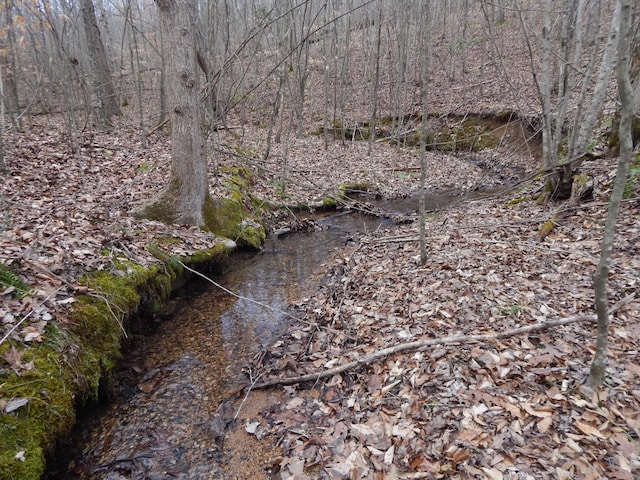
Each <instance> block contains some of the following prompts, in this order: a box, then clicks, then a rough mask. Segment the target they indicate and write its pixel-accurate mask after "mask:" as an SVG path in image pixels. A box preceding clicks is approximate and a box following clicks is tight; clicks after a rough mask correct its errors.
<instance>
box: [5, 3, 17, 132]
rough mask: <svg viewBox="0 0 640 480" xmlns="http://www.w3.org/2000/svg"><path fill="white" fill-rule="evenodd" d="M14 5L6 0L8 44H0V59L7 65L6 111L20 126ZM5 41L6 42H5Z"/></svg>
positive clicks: (15, 124) (12, 120) (13, 121)
mask: <svg viewBox="0 0 640 480" xmlns="http://www.w3.org/2000/svg"><path fill="white" fill-rule="evenodd" d="M13 15H14V6H13V0H5V6H4V11H3V17H4V18H3V21H2V25H4V26H5V28H6V29H7V41H6V44H0V50H1V51H0V61H1V62H2V65H3V66H5V72H4V74H3V80H4V98H5V99H6V102H4V104H5V105H4V106H5V112H7V113H9V115H10V117H11V122H12V123H13V124H14V126H15V127H17V128H20V99H19V97H18V84H17V82H16V74H17V65H16V55H15V31H14V25H13ZM3 43H4V42H3Z"/></svg>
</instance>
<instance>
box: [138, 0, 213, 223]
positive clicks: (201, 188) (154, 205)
mask: <svg viewBox="0 0 640 480" xmlns="http://www.w3.org/2000/svg"><path fill="white" fill-rule="evenodd" d="M156 4H157V5H158V10H159V12H160V29H161V35H162V37H163V38H164V45H166V46H168V47H169V48H167V49H166V50H165V52H164V57H165V68H166V71H167V87H168V88H167V90H168V92H167V93H168V104H169V118H170V120H171V158H172V161H171V177H170V179H169V184H168V186H167V187H166V188H165V190H164V191H163V192H162V193H161V194H160V195H159V196H158V197H157V198H155V199H154V200H152V201H151V202H150V203H148V204H147V205H145V206H143V207H142V208H141V209H139V210H138V211H137V212H135V214H136V215H137V216H141V217H145V218H150V219H153V220H159V221H161V222H164V223H179V224H187V225H204V224H205V220H204V207H205V203H206V201H207V200H208V199H209V198H210V197H209V190H208V180H207V162H206V157H205V152H204V141H203V136H202V113H201V108H200V81H199V70H198V61H197V55H196V28H195V14H196V5H195V1H194V0H156Z"/></svg>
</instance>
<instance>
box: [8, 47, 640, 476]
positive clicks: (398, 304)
mask: <svg viewBox="0 0 640 480" xmlns="http://www.w3.org/2000/svg"><path fill="white" fill-rule="evenodd" d="M508 40H509V42H510V41H511V39H510V38H508ZM475 57H477V58H479V59H481V58H483V57H482V56H481V55H475ZM469 58H470V59H473V58H474V55H473V52H472V53H471V54H470V57H469ZM510 62H511V63H510V65H511V66H512V68H513V70H514V72H521V73H522V74H521V75H520V77H518V78H519V79H521V80H522V81H523V82H524V83H523V84H520V82H516V84H515V87H517V88H516V89H517V91H518V92H520V94H522V95H523V96H524V97H526V98H535V92H534V91H533V88H532V85H531V82H530V80H529V81H528V83H527V82H525V80H526V79H527V78H528V76H527V75H526V74H525V73H526V72H527V69H528V66H527V62H526V57H524V56H523V57H522V58H520V57H515V56H514V57H513V58H510ZM517 62H520V63H517ZM471 70H472V71H473V69H471ZM482 75H486V73H485V72H484V70H483V71H482ZM477 80H478V79H477V78H476V79H473V78H470V79H469V80H468V82H469V85H464V84H463V83H462V79H457V80H456V81H455V82H450V83H451V85H452V86H451V89H450V91H445V90H438V88H440V87H439V86H440V85H445V83H446V81H445V80H442V81H441V82H440V81H438V80H437V79H436V80H434V85H436V86H438V88H436V89H435V90H437V93H436V94H435V95H436V96H435V97H434V98H433V102H432V107H433V108H434V111H436V112H454V113H457V114H462V115H464V113H465V112H474V113H479V112H493V113H496V112H498V111H501V110H502V109H504V108H505V105H504V103H500V102H501V99H503V98H504V97H505V89H504V86H503V84H502V83H501V82H499V81H497V80H496V81H493V80H492V79H488V80H487V79H485V78H482V79H481V80H482V82H478V81H477ZM474 85H480V86H481V87H474ZM479 88H482V89H484V90H482V91H483V92H484V96H479V91H478V89H479ZM310 89H311V88H310ZM318 91H320V89H319V90H318ZM316 100H317V101H318V102H319V101H320V99H316ZM454 100H455V101H456V102H458V103H457V104H456V105H451V102H453V101H454ZM531 104H535V102H531ZM316 107H318V106H317V105H316ZM507 107H510V108H512V109H515V107H514V105H513V102H512V103H511V104H510V105H507ZM312 111H323V110H322V108H321V107H320V108H315V109H314V108H312ZM360 113H362V115H360V114H358V112H355V113H354V115H355V116H357V118H359V119H360V120H361V121H362V120H364V119H366V118H367V115H366V112H360ZM608 113H611V112H610V111H609V112H608ZM127 114H130V115H131V118H132V117H133V116H134V113H133V109H132V111H131V112H127ZM310 118H311V120H310V122H313V121H315V120H314V119H313V116H310ZM26 120H27V121H28V124H25V128H24V130H23V131H22V132H20V133H18V132H11V133H9V135H8V136H7V137H6V138H5V139H4V140H5V147H6V149H5V158H6V162H7V165H8V168H9V173H8V174H6V175H5V176H4V177H3V179H2V181H1V182H0V206H1V210H2V212H3V215H4V218H3V219H2V220H1V222H2V223H1V224H0V225H1V230H2V231H1V233H0V260H1V261H2V263H4V264H7V265H11V266H12V267H13V268H14V270H15V271H16V272H17V273H18V274H19V276H20V277H21V278H22V279H23V280H24V281H26V283H27V284H28V285H29V286H30V287H31V290H30V292H29V294H28V295H27V296H23V297H19V296H14V295H13V293H14V292H13V291H12V289H11V288H7V289H6V290H5V291H3V292H0V318H2V330H1V331H0V333H2V335H3V337H4V336H5V335H6V336H7V337H9V338H11V339H12V340H13V341H15V342H16V344H19V343H23V344H25V345H28V344H33V343H37V342H42V341H44V340H46V335H47V326H48V325H49V324H50V323H51V322H57V323H58V324H65V323H66V322H67V321H68V318H69V313H70V311H71V309H73V302H74V297H75V296H76V295H77V294H79V293H82V292H86V287H84V286H83V285H81V284H80V278H81V277H82V275H83V274H84V273H85V272H86V271H95V270H108V269H110V267H111V265H112V262H113V261H114V260H113V259H114V258H115V259H118V258H124V259H128V260H130V261H132V262H134V263H137V264H140V265H149V264H151V263H154V262H157V261H158V260H157V259H156V258H155V257H154V256H153V255H151V254H150V253H149V252H148V251H147V246H148V245H149V244H150V243H151V242H153V241H154V240H155V239H157V238H158V237H172V238H175V239H180V241H179V242H172V243H171V244H169V245H167V246H166V247H167V249H168V250H169V253H170V254H172V255H191V254H193V253H195V252H197V251H198V250H201V249H204V248H210V247H212V246H214V245H215V244H216V243H218V242H220V239H219V238H216V237H215V236H214V235H212V234H209V233H206V232H203V231H201V230H199V229H197V228H190V227H185V226H180V225H171V226H167V225H163V224H159V223H157V222H150V221H145V220H139V219H135V218H133V217H131V216H130V212H131V210H132V209H133V208H134V207H135V206H136V205H139V204H140V203H141V202H143V201H144V200H146V199H150V198H151V197H152V196H153V195H154V194H156V193H157V192H158V191H159V190H160V189H161V188H162V186H163V185H164V184H165V182H166V179H167V176H168V172H169V167H170V148H169V147H170V146H169V136H168V134H167V132H166V131H164V130H159V131H158V132H156V133H154V134H153V135H151V136H150V137H149V138H148V139H147V140H148V145H146V146H143V145H142V141H141V138H140V132H139V129H138V128H137V126H133V125H132V124H131V122H130V121H129V122H128V121H125V120H124V119H120V120H118V124H117V125H116V128H114V129H113V130H112V131H105V132H91V133H89V131H87V133H86V134H83V135H81V136H79V137H78V138H77V139H76V141H77V144H78V145H79V151H77V152H73V151H72V150H71V149H70V148H69V143H70V142H69V138H68V137H66V136H65V133H64V129H63V127H62V126H61V125H62V122H61V121H60V120H58V121H57V122H55V121H52V119H51V118H48V117H44V116H43V117H31V118H29V119H26ZM257 123H258V122H248V123H247V124H246V125H252V124H253V125H257ZM56 124H57V125H60V126H59V127H56V126H54V125H56ZM515 125H517V123H516V124H515ZM319 126H320V125H318V124H313V125H309V126H308V130H307V131H306V132H305V135H304V136H303V137H302V138H293V135H290V136H287V137H286V138H285V139H283V142H282V143H280V144H274V145H273V149H272V151H271V154H270V156H269V158H268V159H267V160H266V161H262V160H261V154H262V152H264V148H265V138H266V135H267V132H266V129H264V128H259V127H257V126H244V127H241V126H239V127H237V128H236V126H234V125H231V127H232V128H231V129H229V130H227V131H220V132H218V136H216V137H215V138H214V140H213V141H212V145H213V147H214V150H213V151H214V152H216V153H215V155H212V161H211V165H210V171H211V172H212V175H211V179H210V180H211V185H210V186H211V191H212V194H213V195H214V196H215V195H226V193H227V191H226V187H225V181H226V180H227V179H229V178H230V177H231V174H232V173H231V171H230V169H229V168H228V167H231V166H243V167H248V168H249V169H250V170H251V171H252V173H253V184H252V185H251V186H250V188H251V192H252V193H253V194H254V195H256V196H257V197H259V198H261V199H263V200H265V201H266V200H271V201H284V202H285V203H287V204H291V205H293V204H294V203H296V202H301V203H314V202H317V201H320V200H322V199H323V198H327V196H331V195H336V194H337V193H338V192H339V191H340V188H341V186H342V185H348V184H359V185H364V184H366V185H368V187H369V188H370V190H371V191H372V192H373V193H375V194H376V195H379V196H380V197H383V198H402V197H404V196H407V195H412V194H415V193H416V191H417V188H418V175H417V172H418V171H419V166H420V159H419V154H418V152H417V151H416V150H415V149H404V148H399V147H393V146H390V145H388V144H386V143H383V142H376V143H375V144H374V145H373V149H372V151H371V153H370V154H369V152H368V144H367V142H343V141H340V140H335V139H331V140H330V141H329V142H328V144H327V146H326V147H327V148H325V144H324V139H323V138H322V136H316V135H310V134H309V132H311V131H313V130H317V128H318V127H319ZM515 128H516V130H510V131H508V132H505V137H512V136H514V137H519V136H521V135H522V134H521V132H520V133H519V132H518V131H517V127H515ZM524 137H526V135H524V136H523V138H524ZM507 143H508V144H507ZM507 143H505V144H502V143H501V142H499V143H498V144H497V145H496V146H494V147H492V148H490V149H487V150H485V151H483V152H481V154H465V153H464V152H463V153H459V154H457V155H452V154H450V153H438V152H429V153H428V154H427V157H426V164H427V172H428V176H427V186H428V189H429V191H432V192H450V191H455V192H457V193H458V194H460V200H459V201H458V202H454V203H453V204H452V205H450V206H447V207H445V208H442V209H440V210H437V211H432V212H429V214H428V216H427V222H426V246H427V262H426V263H425V264H424V265H422V264H421V262H420V250H419V243H418V222H417V215H416V214H412V215H410V216H409V217H408V218H405V219H403V222H405V223H404V224H402V225H397V226H394V227H393V228H390V229H388V230H379V231H376V232H371V233H369V234H367V235H360V236H358V237H357V238H354V245H353V246H349V247H345V248H344V249H342V250H340V251H338V252H336V253H335V255H333V257H332V258H331V259H329V260H328V261H327V262H326V263H325V265H324V267H323V271H322V272H319V273H320V274H321V276H322V281H321V282H320V284H319V285H318V288H317V290H316V292H315V293H314V294H313V295H311V296H309V297H308V298H302V299H300V300H299V301H298V302H297V304H296V305H294V312H295V315H296V316H298V317H299V318H300V319H301V320H302V321H301V322H299V323H295V324H294V325H292V326H291V327H290V329H289V331H288V332H287V333H286V334H285V335H284V336H283V337H282V338H281V339H279V340H278V341H277V342H276V343H275V344H274V345H272V346H271V347H270V348H269V349H268V351H265V352H262V354H260V355H257V356H256V358H255V359H254V361H253V362H252V363H251V364H250V365H249V366H248V367H247V372H249V373H250V376H249V378H248V381H251V382H252V383H253V384H255V385H254V386H258V385H259V384H260V383H262V382H264V381H267V380H270V379H276V380H278V381H282V380H284V379H286V378H289V377H296V376H300V375H305V374H311V375H313V374H317V373H319V372H322V371H324V370H328V369H331V368H334V367H339V366H340V365H344V364H347V363H349V362H353V361H356V360H358V359H363V358H367V356H369V355H372V354H374V353H375V352H377V351H379V350H382V349H386V348H389V347H393V346H398V348H402V347H401V346H403V345H404V346H406V345H407V344H410V343H412V342H426V341H431V342H432V343H431V344H424V343H423V344H421V345H425V348H422V349H420V348H419V346H420V345H416V346H415V348H414V349H412V350H407V351H404V352H396V353H389V354H388V355H386V356H379V357H378V358H377V359H376V360H372V361H370V362H367V363H366V364H363V365H359V366H356V367H354V368H352V369H350V370H348V371H345V372H340V373H335V374H333V375H330V376H328V377H326V378H321V379H318V380H317V381H306V382H296V383H294V384H292V385H288V386H284V387H273V390H272V391H268V393H267V394H265V393H264V391H263V390H255V391H252V392H251V393H250V399H251V398H253V399H254V400H253V401H252V400H250V401H249V402H248V403H247V404H246V406H245V407H246V408H244V410H243V412H242V413H241V415H240V418H243V419H245V420H246V424H245V423H241V424H240V425H239V426H238V427H237V428H236V429H235V430H233V431H232V432H229V437H230V440H232V442H230V443H229V448H230V449H231V448H236V449H237V450H236V451H235V453H237V454H238V455H237V456H236V457H234V456H233V455H234V452H230V456H231V458H234V460H233V462H235V464H239V463H241V462H243V461H246V458H247V457H248V458H251V457H252V450H251V448H249V449H248V450H247V447H246V445H252V446H254V445H258V444H263V445H266V446H267V447H269V448H272V450H270V451H269V452H267V455H266V457H267V458H268V457H269V455H271V457H270V458H269V460H268V462H266V463H265V464H260V465H256V464H255V463H256V461H255V460H254V461H253V463H254V465H253V470H251V468H249V469H248V470H247V469H245V470H243V472H244V473H237V474H236V473H234V474H233V477H234V478H283V479H295V480H302V479H307V478H352V479H356V478H371V479H376V480H377V479H384V478H386V479H391V478H451V479H456V478H458V479H466V478H489V479H518V480H522V479H534V478H535V479H539V478H549V479H552V478H553V479H573V478H576V479H578V478H583V479H593V478H607V479H634V478H639V477H640V366H639V365H640V362H639V359H640V313H639V312H640V298H638V295H637V294H638V292H637V290H638V287H639V285H638V282H639V279H640V256H639V255H638V253H639V252H638V249H639V244H640V189H639V185H638V178H637V177H638V175H639V173H638V171H639V167H638V166H637V164H636V166H635V167H634V168H635V170H634V171H635V174H634V175H635V179H634V181H635V185H632V184H631V186H630V188H631V190H630V192H629V199H628V200H625V201H624V202H623V204H622V209H621V212H620V218H619V221H618V229H617V234H616V240H615V246H614V251H613V261H612V267H611V273H610V276H609V282H608V287H609V294H610V298H609V302H610V304H611V305H612V306H613V305H618V306H619V308H618V309H617V310H616V311H615V313H614V314H613V315H612V318H611V327H610V335H609V341H610V344H609V357H608V367H607V379H606V382H605V385H604V387H603V388H601V389H599V390H598V391H596V392H589V391H588V390H586V389H585V388H583V385H584V383H585V380H586V377H587V375H588V373H589V365H590V363H591V360H592V357H593V353H594V348H595V325H594V324H593V323H592V322H589V321H586V320H585V317H586V318H588V319H591V318H593V316H594V309H593V296H594V294H593V285H592V275H593V273H594V271H595V267H596V264H597V262H598V258H599V252H600V240H601V238H602V233H603V224H604V218H605V216H606V210H607V200H608V197H609V194H610V190H611V185H612V181H613V178H614V177H615V171H616V162H617V159H616V158H615V156H607V155H604V156H601V157H599V158H597V159H595V160H590V161H587V162H585V163H584V165H583V170H584V171H585V172H587V173H588V174H589V175H591V176H592V177H593V178H594V187H595V188H594V198H593V199H592V200H589V201H586V202H584V203H581V204H579V205H578V206H575V207H569V206H568V205H567V204H563V203H553V202H544V203H540V202H537V201H536V199H537V198H538V196H539V194H540V192H541V190H542V188H543V184H544V179H543V178H537V179H532V177H531V176H528V175H529V174H532V173H535V172H536V171H538V169H539V165H540V161H539V158H538V154H539V152H537V151H535V148H533V149H530V150H527V148H528V147H527V145H526V144H525V143H523V142H519V141H518V140H515V141H513V140H512V141H509V142H507ZM515 144H519V145H520V146H519V148H517V149H516V148H514V145H515ZM214 159H215V161H214ZM337 166H338V167H339V168H338V167H337ZM518 178H520V179H522V178H529V180H525V181H519V180H518ZM505 186H509V188H504V189H501V188H499V187H505ZM486 189H489V190H490V191H491V192H492V193H491V194H488V195H485V196H479V195H475V196H465V194H466V193H469V192H474V191H478V190H486ZM360 200H361V201H363V202H366V197H365V198H363V199H360ZM560 207H562V208H564V209H565V212H564V213H565V214H564V215H563V218H562V219H561V220H560V221H559V222H558V223H557V224H555V225H554V228H553V230H552V231H551V232H550V233H549V234H548V235H546V236H541V235H539V231H540V228H541V227H542V226H543V225H544V224H545V223H546V222H547V221H549V220H551V219H552V218H554V217H555V216H556V213H557V211H558V209H559V208H560ZM267 221H269V222H271V224H272V227H274V228H275V227H282V226H283V225H287V224H291V223H292V222H293V217H291V216H288V217H287V216H284V217H277V218H274V217H270V218H267ZM562 319H576V321H575V322H573V323H569V324H567V325H563V326H555V327H551V328H547V329H544V330H543V329H540V330H532V331H529V332H528V333H527V332H521V333H520V334H514V335H512V336H509V332H512V331H513V330H515V329H518V328H521V327H527V326H532V325H539V324H540V323H544V322H553V321H555V320H562ZM580 319H582V320H581V321H578V320H580ZM472 335H486V337H484V338H482V339H475V340H474V339H473V338H466V337H465V338H456V339H453V340H452V339H451V337H458V336H467V337H468V336H472ZM499 335H503V336H502V337H499ZM32 368H34V366H33V365H30V364H28V363H25V362H23V361H22V360H21V356H20V354H19V352H18V351H17V350H15V349H12V350H9V351H6V352H5V353H4V355H3V358H2V360H1V361H0V373H1V372H2V371H3V369H4V370H9V369H10V370H12V371H14V372H17V373H20V372H25V371H27V370H29V369H32ZM274 390H275V393H273V392H274ZM258 405H259V406H260V407H259V408H258V407H257V406H258ZM20 407H21V405H19V404H17V403H15V402H14V403H11V399H9V398H4V396H3V398H2V399H0V410H5V411H9V408H11V410H15V409H19V408H20ZM257 422H259V423H257ZM245 427H246V431H245ZM249 437H250V438H251V439H252V440H253V441H255V440H259V441H257V442H255V443H249V442H248V440H247V439H248V438H249ZM268 439H271V440H272V442H267V441H266V440H268ZM232 445H235V447H232ZM243 445H244V447H242V446H243ZM242 448H244V450H242ZM252 448H253V447H252ZM263 448H266V447H263ZM243 458H244V459H245V460H243ZM261 458H262V457H261ZM250 461H251V460H250ZM247 472H250V474H247Z"/></svg>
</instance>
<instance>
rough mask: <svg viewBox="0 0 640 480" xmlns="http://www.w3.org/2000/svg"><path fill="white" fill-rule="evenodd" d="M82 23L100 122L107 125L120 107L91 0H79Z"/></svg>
mask: <svg viewBox="0 0 640 480" xmlns="http://www.w3.org/2000/svg"><path fill="white" fill-rule="evenodd" d="M80 6H81V9H82V21H83V23H84V33H85V37H86V39H87V47H88V49H89V56H90V61H91V68H92V69H93V76H94V80H93V81H94V86H95V91H96V95H97V97H98V106H99V112H100V121H101V123H103V124H108V123H109V122H110V120H111V117H113V116H114V115H120V105H119V104H118V98H117V96H116V92H115V89H114V87H113V79H112V78H111V69H110V68H109V61H108V60H107V53H106V51H105V48H104V44H103V43H102V37H101V36H100V29H99V28H98V22H97V21H96V12H95V9H94V8H93V0H81V1H80Z"/></svg>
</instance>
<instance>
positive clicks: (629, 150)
mask: <svg viewBox="0 0 640 480" xmlns="http://www.w3.org/2000/svg"><path fill="white" fill-rule="evenodd" d="M618 2H619V4H620V34H619V40H618V64H617V67H616V75H617V79H618V92H619V95H620V103H621V104H622V112H621V114H620V130H619V136H620V158H619V160H618V171H617V172H616V179H615V181H614V183H613V190H612V192H611V198H610V200H609V210H608V212H607V219H606V222H605V226H604V233H603V236H602V244H601V247H600V261H599V262H598V266H597V268H596V273H595V275H594V290H595V307H596V313H597V315H598V333H597V338H596V353H595V355H594V358H593V363H592V364H591V371H590V373H589V379H588V384H589V385H590V386H592V387H599V386H600V385H602V383H603V382H604V376H605V369H606V359H607V341H608V336H609V312H608V299H607V278H608V276H609V267H610V265H611V253H612V250H613V240H614V235H615V229H616V221H617V219H618V212H619V210H620V202H621V201H622V195H623V193H624V185H625V182H626V180H627V173H628V170H629V163H630V162H631V157H632V156H633V141H632V137H631V123H632V120H633V90H632V88H631V80H630V73H629V67H630V61H629V57H630V55H629V44H630V38H631V16H632V11H631V0H618Z"/></svg>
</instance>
